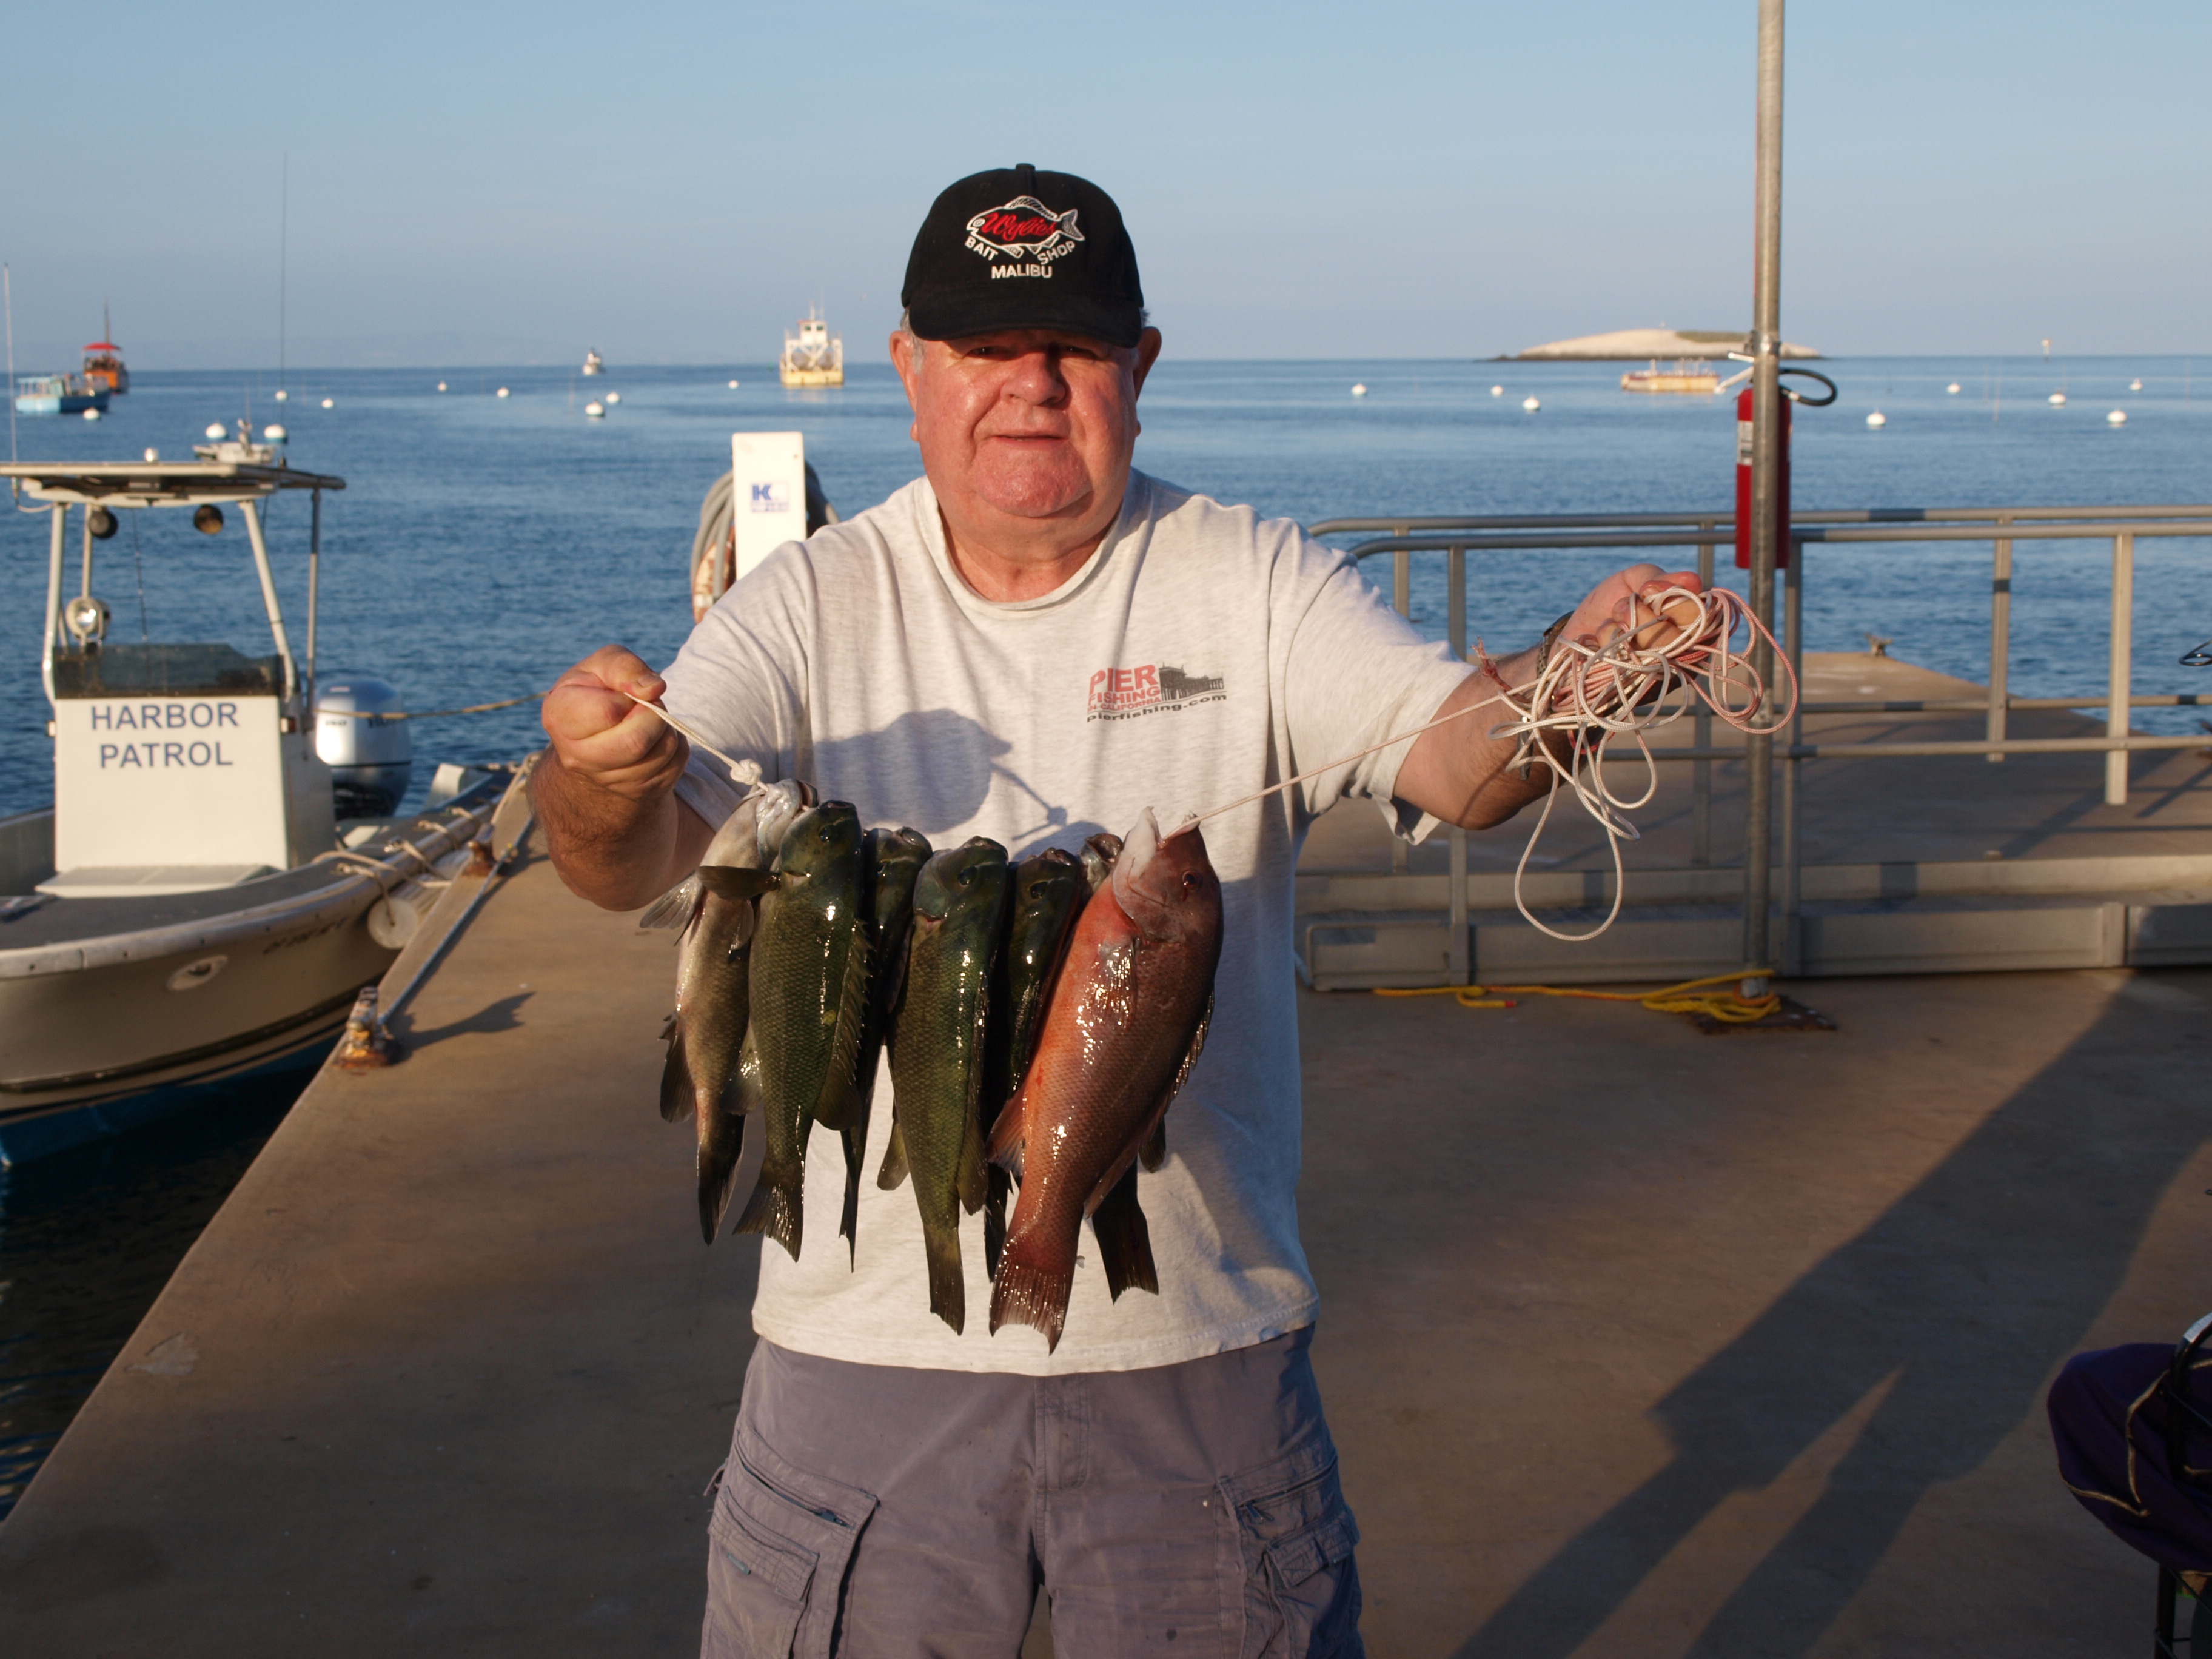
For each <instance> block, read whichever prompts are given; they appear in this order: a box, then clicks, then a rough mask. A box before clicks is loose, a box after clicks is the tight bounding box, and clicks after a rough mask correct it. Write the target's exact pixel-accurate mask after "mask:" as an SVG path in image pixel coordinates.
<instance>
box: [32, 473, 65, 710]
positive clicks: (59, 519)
mask: <svg viewBox="0 0 2212 1659" xmlns="http://www.w3.org/2000/svg"><path fill="white" fill-rule="evenodd" d="M52 512H53V524H52V530H53V533H52V538H51V541H50V543H49V546H48V552H47V557H46V644H45V646H44V647H42V648H41V649H40V655H39V678H40V679H41V680H43V681H45V682H46V704H47V706H48V707H49V708H52V710H53V711H54V713H55V714H57V715H58V714H60V713H61V712H62V711H61V707H60V705H59V704H58V702H55V700H54V635H55V634H56V633H57V632H58V631H59V629H60V628H61V625H62V559H63V556H64V554H65V553H66V551H67V550H68V547H69V505H68V503H67V502H65V501H56V502H55V503H54V505H53V508H52Z"/></svg>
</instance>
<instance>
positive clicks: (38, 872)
mask: <svg viewBox="0 0 2212 1659" xmlns="http://www.w3.org/2000/svg"><path fill="white" fill-rule="evenodd" d="M210 452H212V453H210ZM225 452H228V453H225ZM203 455H204V459H196V460H193V461H189V462H181V463H179V462H147V463H144V464H137V463H132V464H115V463H96V464H83V463H65V462H26V463H22V464H21V465H9V466H6V467H0V477H7V478H9V480H10V481H11V483H12V484H13V486H14V488H15V490H16V491H17V493H18V495H21V496H27V497H28V498H29V499H30V501H33V502H36V503H39V504H40V505H42V506H43V507H46V510H47V511H48V512H49V513H50V515H51V520H52V536H51V544H50V545H51V552H50V556H49V562H48V568H47V573H46V607H45V617H44V623H43V630H42V634H41V641H42V643H41V647H40V679H41V681H42V684H43V686H44V690H45V692H46V700H47V704H48V707H49V709H50V710H51V713H52V719H51V720H49V721H48V723H47V730H48V732H49V734H50V735H51V736H52V738H53V743H54V800H53V805H52V806H51V807H50V808H46V809H43V810H40V811H28V812H23V813H20V814H17V815H16V816H15V817H8V818H0V1164H14V1163H18V1162H21V1161H23V1160H25V1159H27V1158H35V1157H39V1156H42V1155H44V1154H46V1153H47V1152H54V1151H58V1150H60V1149H62V1148H64V1147H66V1146H71V1145H75V1144H77V1143H79V1142H82V1141H85V1140H88V1139H94V1138H96V1137H98V1136H100V1135H103V1134H106V1133H113V1132H114V1131H116V1130H118V1129H120V1128H124V1127H129V1126H130V1125H131V1124H134V1123H137V1122H139V1121H145V1120H147V1119H149V1118H151V1117H155V1116H159V1115H166V1114H167V1113H169V1112H172V1111H174V1110H177V1109H179V1108H181V1107H183V1106H185V1105H189V1104H191V1103H192V1101H193V1100H194V1099H196V1098H197V1097H198V1096H199V1094H201V1093H203V1092H204V1091H205V1090H206V1087H207V1085H210V1084H211V1083H214V1082H216V1081H218V1080H221V1079H231V1078H235V1077H238V1076H240V1075H243V1074H245V1073H252V1072H258V1071H273V1070H277V1069H283V1068H284V1067H287V1066H303V1065H312V1064H313V1063H316V1062H317V1061H318V1060H319V1059H320V1056H321V1053H322V1050H323V1048H324V1047H325V1045H326V1044H327V1042H328V1041H329V1040H330V1039H331V1037H332V1036H335V1035H336V1033H337V1030H338V1028H339V1026H340V1025H341V1024H343V1021H344V1018H345V1014H346V1011H347V1009H348V1007H349V1006H350V1004H351V1003H352V1001H353V998H354V994H355V992H356V990H357V989H358V988H359V987H362V986H363V985H365V984H368V983H369V982H370V981H374V980H375V979H376V978H378V977H379V976H380V975H381V974H382V973H383V972H384V970H385V969H386V968H387V967H389V966H390V965H391V963H392V960H393V958H394V957H395V956H396V955H397V954H398V951H399V950H400V949H401V947H403V946H404V945H405V944H406V943H407V941H408V939H410V938H411V937H413V935H414V934H415V933H416V932H417V931H418V930H419V929H420V927H421V925H422V920H423V918H424V917H425V916H426V915H428V911H429V908H430V906H431V904H432V903H433V902H435V898H436V895H437V890H439V889H441V887H442V886H443V885H445V884H447V882H448V881H450V880H451V878H453V875H454V874H455V873H456V872H459V870H460V869H461V868H462V867H463V866H465V864H466V862H467V861H468V860H469V859H470V857H471V842H475V841H476V840H477V838H478V837H479V836H481V835H482V834H483V827H484V825H485V823H487V822H488V821H489V815H490V813H491V811H492V809H493V807H494V806H495V805H496V794H497V791H498V789H499V788H500V787H501V783H502V782H503V780H501V779H500V778H498V777H496V776H495V775H489V774H485V773H480V774H478V775H476V776H475V777H474V778H471V776H470V775H468V774H466V773H464V772H463V771H462V770H461V769H458V768H453V769H441V778H440V784H441V788H437V789H434V790H433V792H432V799H433V801H434V802H437V801H438V798H439V796H440V795H441V793H442V795H443V796H444V797H445V799H443V801H442V802H441V803H440V804H436V805H433V806H431V807H430V808H428V809H427V810H426V811H423V812H422V814H420V815H419V816H415V817H399V818H389V819H373V820H369V821H367V822H364V823H354V824H351V825H349V826H344V833H343V836H341V833H340V831H341V825H340V824H339V823H338V822H337V817H336V809H335V807H334V805H333V793H332V781H333V780H332V771H331V767H330V766H329V765H327V764H326V763H325V761H324V760H323V759H322V758H321V757H319V755H318V753H317V748H316V733H315V732H314V730H313V725H314V722H313V718H312V717H311V711H313V710H315V709H316V708H318V699H317V697H316V696H315V686H314V672H315V669H314V639H315V594H316V586H317V576H318V574H319V570H318V567H319V552H320V540H321V535H320V532H321V522H322V499H323V496H324V494H325V492H328V491H335V490H339V489H343V488H344V487H345V484H344V481H343V479H340V478H336V477H327V476H324V475H320V474H316V473H312V472H306V471H298V470H295V469H294V468H291V467H289V466H288V465H285V464H284V463H283V459H281V457H278V456H276V454H275V453H273V449H272V447H271V446H267V445H255V444H251V443H249V442H247V441H245V440H244V438H243V435H241V440H240V441H239V442H236V443H222V444H217V445H211V446H209V447H207V449H206V450H204V451H203ZM282 490H305V491H307V492H308V493H309V495H310V498H311V501H312V513H311V517H310V519H309V526H310V528H309V533H308V544H307V550H306V557H307V595H308V599H307V632H306V648H305V650H304V652H295V649H294V647H293V643H292V638H291V635H290V632H289V629H288V628H287V626H286V623H285V618H284V615H283V610H282V607H281V606H280V605H279V603H278V600H277V593H276V577H275V572H274V569H273V568H272V563H271V560H270V549H269V545H268V542H267V540H266V538H265V537H264V532H263V524H262V518H261V507H262V504H263V503H264V502H265V501H268V500H270V498H271V497H273V496H274V495H276V494H277V492H279V491H282ZM161 507H180V508H183V509H184V510H185V512H186V513H189V514H190V515H191V521H192V523H193V524H194V525H195V526H197V528H198V529H200V530H201V531H203V532H206V533H208V534H210V535H214V534H220V533H222V532H223V530H224V528H225V525H226V516H227V515H228V514H233V513H234V514H235V515H236V517H237V519H238V520H242V521H243V524H244V527H245V532H246V541H247V543H248V544H249V546H250V549H251V555H252V570H253V572H254V574H255V576H256V577H257V578H258V586H259V590H260V596H261V599H262V603H263V608H264V611H265V613H266V615H267V618H268V625H269V641H268V643H269V647H270V648H269V649H268V650H267V651H266V652H264V653H259V654H249V653H246V652H241V651H240V650H238V649H237V648H236V647H234V646H232V645H229V644H224V643H206V642H189V643H187V642H169V641H155V642H149V643H143V644H134V643H125V642H121V641H111V640H110V639H108V638H107V623H108V608H107V606H106V604H105V602H103V601H102V600H101V599H99V598H98V597H97V596H96V595H95V593H94V588H93V581H94V567H95V550H96V548H97V546H98V544H100V543H101V542H103V541H105V540H106V539H107V538H111V537H112V536H113V535H114V534H115V533H116V524H117V516H118V513H122V512H125V511H133V510H144V509H148V508H161ZM72 515H74V518H75V521H76V528H77V530H78V532H79V538H80V542H81V548H82V554H81V575H82V580H81V581H80V582H79V583H78V584H77V586H78V590H79V591H78V592H76V594H75V595H74V596H73V597H68V598H64V591H63V590H64V574H65V570H64V566H65V564H66V562H67V554H68V552H69V550H70V548H69V544H70V529H71V520H72ZM335 689H336V688H334V690H335ZM356 701H357V699H356ZM339 703H344V704H345V706H346V707H348V708H350V707H351V706H352V702H351V701H349V700H347V699H343V698H337V697H333V698H332V699H331V700H330V702H328V703H326V704H325V706H324V712H325V714H330V713H331V712H332V711H333V710H334V709H335V708H336V707H337V705H338V704H339ZM471 784H473V785H474V787H469V786H470V785H471Z"/></svg>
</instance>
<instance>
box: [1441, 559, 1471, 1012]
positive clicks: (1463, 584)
mask: <svg viewBox="0 0 2212 1659" xmlns="http://www.w3.org/2000/svg"><path fill="white" fill-rule="evenodd" d="M1444 558H1445V561H1446V566H1447V568H1446V571H1445V578H1444V586H1445V589H1446V592H1447V595H1448V603H1449V610H1448V611H1447V612H1446V622H1445V627H1446V629H1447V631H1448V634H1449V639H1450V642H1451V650H1452V655H1453V656H1454V657H1456V658H1458V659H1460V660H1462V661H1465V660H1466V659H1467V550H1466V549H1465V548H1463V547H1455V548H1452V549H1450V550H1448V551H1447V552H1446V553H1445V555H1444ZM1445 925H1446V927H1448V929H1449V935H1448V937H1447V938H1446V939H1445V942H1444V969H1445V972H1446V974H1447V975H1449V979H1450V981H1451V982H1452V983H1453V984H1454V985H1466V984H1468V983H1469V982H1471V981H1473V980H1474V951H1473V949H1472V948H1471V947H1472V945H1473V944H1474V940H1473V939H1472V938H1471V937H1470V936H1469V934H1468V926H1467V831H1466V830H1464V829H1461V828H1460V827H1459V825H1457V824H1454V825H1452V827H1451V905H1450V914H1449V919H1448V921H1447V922H1446V924H1445Z"/></svg>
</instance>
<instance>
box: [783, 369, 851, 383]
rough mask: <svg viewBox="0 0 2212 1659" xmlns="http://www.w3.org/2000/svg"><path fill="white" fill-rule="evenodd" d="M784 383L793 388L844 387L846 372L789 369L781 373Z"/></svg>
mask: <svg viewBox="0 0 2212 1659" xmlns="http://www.w3.org/2000/svg"><path fill="white" fill-rule="evenodd" d="M781 373H782V375H783V383H784V384H785V385H786V386H842V385H844V384H845V371H844V370H843V369H842V368H787V369H784V370H782V371H781Z"/></svg>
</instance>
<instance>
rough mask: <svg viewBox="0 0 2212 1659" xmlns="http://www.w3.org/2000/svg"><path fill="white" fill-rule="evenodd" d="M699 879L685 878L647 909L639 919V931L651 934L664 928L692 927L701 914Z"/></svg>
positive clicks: (694, 877)
mask: <svg viewBox="0 0 2212 1659" xmlns="http://www.w3.org/2000/svg"><path fill="white" fill-rule="evenodd" d="M699 892H700V881H699V878H698V877H696V876H686V877H684V879H683V880H681V881H679V882H678V883H677V884H676V885H675V886H673V887H671V888H670V889H669V890H667V891H666V892H665V893H663V894H662V895H661V896H659V898H657V899H655V900H653V902H652V903H650V904H648V905H647V906H646V907H645V909H644V911H643V913H642V914H641V915H639V917H638V919H637V926H638V931H639V932H641V933H650V932H653V931H655V930H657V929H659V928H663V927H673V928H678V929H683V928H688V927H690V925H691V922H692V919H693V918H694V917H696V915H698V914H699Z"/></svg>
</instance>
